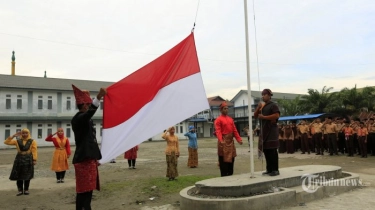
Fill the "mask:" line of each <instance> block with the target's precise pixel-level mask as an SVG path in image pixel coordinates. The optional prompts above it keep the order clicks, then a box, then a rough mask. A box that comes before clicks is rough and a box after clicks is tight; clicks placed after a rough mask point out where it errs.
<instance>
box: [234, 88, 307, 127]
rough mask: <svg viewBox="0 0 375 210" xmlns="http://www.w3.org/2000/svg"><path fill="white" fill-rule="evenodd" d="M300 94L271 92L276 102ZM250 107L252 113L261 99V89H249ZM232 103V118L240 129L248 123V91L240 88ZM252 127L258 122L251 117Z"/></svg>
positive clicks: (293, 97) (290, 98)
mask: <svg viewBox="0 0 375 210" xmlns="http://www.w3.org/2000/svg"><path fill="white" fill-rule="evenodd" d="M300 95H301V94H294V93H280V92H273V96H272V101H274V102H277V100H280V99H287V100H293V99H295V98H297V97H298V96H300ZM251 99H252V101H251V109H252V112H253V113H254V111H255V108H256V107H257V106H258V104H259V102H260V101H261V100H262V91H251ZM230 102H232V104H233V115H232V117H233V119H234V122H235V124H236V126H237V129H238V130H242V129H243V128H244V127H246V126H247V125H248V124H249V109H248V105H249V102H248V91H247V90H240V91H239V92H238V93H237V94H236V95H235V96H234V97H233V99H232V100H230ZM252 123H253V127H255V125H257V124H258V121H257V120H256V119H253V122H252Z"/></svg>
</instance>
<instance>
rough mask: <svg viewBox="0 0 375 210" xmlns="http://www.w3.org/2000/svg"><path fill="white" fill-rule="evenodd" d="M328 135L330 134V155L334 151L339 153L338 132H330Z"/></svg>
mask: <svg viewBox="0 0 375 210" xmlns="http://www.w3.org/2000/svg"><path fill="white" fill-rule="evenodd" d="M327 135H328V145H329V154H330V155H332V154H333V153H335V154H338V152H337V138H336V133H329V134H327Z"/></svg>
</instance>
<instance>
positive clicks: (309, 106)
mask: <svg viewBox="0 0 375 210" xmlns="http://www.w3.org/2000/svg"><path fill="white" fill-rule="evenodd" d="M332 89H333V87H329V88H327V86H324V87H323V88H322V91H321V92H319V91H318V90H316V89H308V91H307V93H308V95H303V96H302V97H301V98H302V99H304V100H301V102H300V104H301V106H302V110H305V111H306V112H308V113H311V114H317V113H324V112H330V111H331V110H332V107H330V104H331V103H332V102H333V99H334V97H335V96H336V94H335V93H330V91H331V90H332Z"/></svg>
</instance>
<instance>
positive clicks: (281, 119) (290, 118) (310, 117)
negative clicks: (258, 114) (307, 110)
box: [279, 113, 325, 121]
mask: <svg viewBox="0 0 375 210" xmlns="http://www.w3.org/2000/svg"><path fill="white" fill-rule="evenodd" d="M324 114H325V113H321V114H307V115H297V116H284V117H280V118H279V121H285V120H303V119H314V118H318V117H321V116H322V115H324Z"/></svg>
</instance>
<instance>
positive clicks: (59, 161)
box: [46, 128, 71, 183]
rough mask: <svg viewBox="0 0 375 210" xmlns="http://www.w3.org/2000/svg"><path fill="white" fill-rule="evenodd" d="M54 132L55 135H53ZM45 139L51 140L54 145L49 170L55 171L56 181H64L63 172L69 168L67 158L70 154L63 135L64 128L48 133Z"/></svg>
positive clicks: (67, 141) (67, 140)
mask: <svg viewBox="0 0 375 210" xmlns="http://www.w3.org/2000/svg"><path fill="white" fill-rule="evenodd" d="M56 134H57V136H56V137H54V135H56ZM46 141H49V142H53V145H55V151H54V153H53V158H52V164H51V170H52V171H55V173H56V179H57V183H64V177H65V172H66V170H68V169H69V165H68V158H69V157H70V154H71V152H70V144H69V139H68V138H66V137H65V136H64V130H63V129H62V128H58V129H57V132H56V133H54V134H50V135H48V137H47V138H46Z"/></svg>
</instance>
